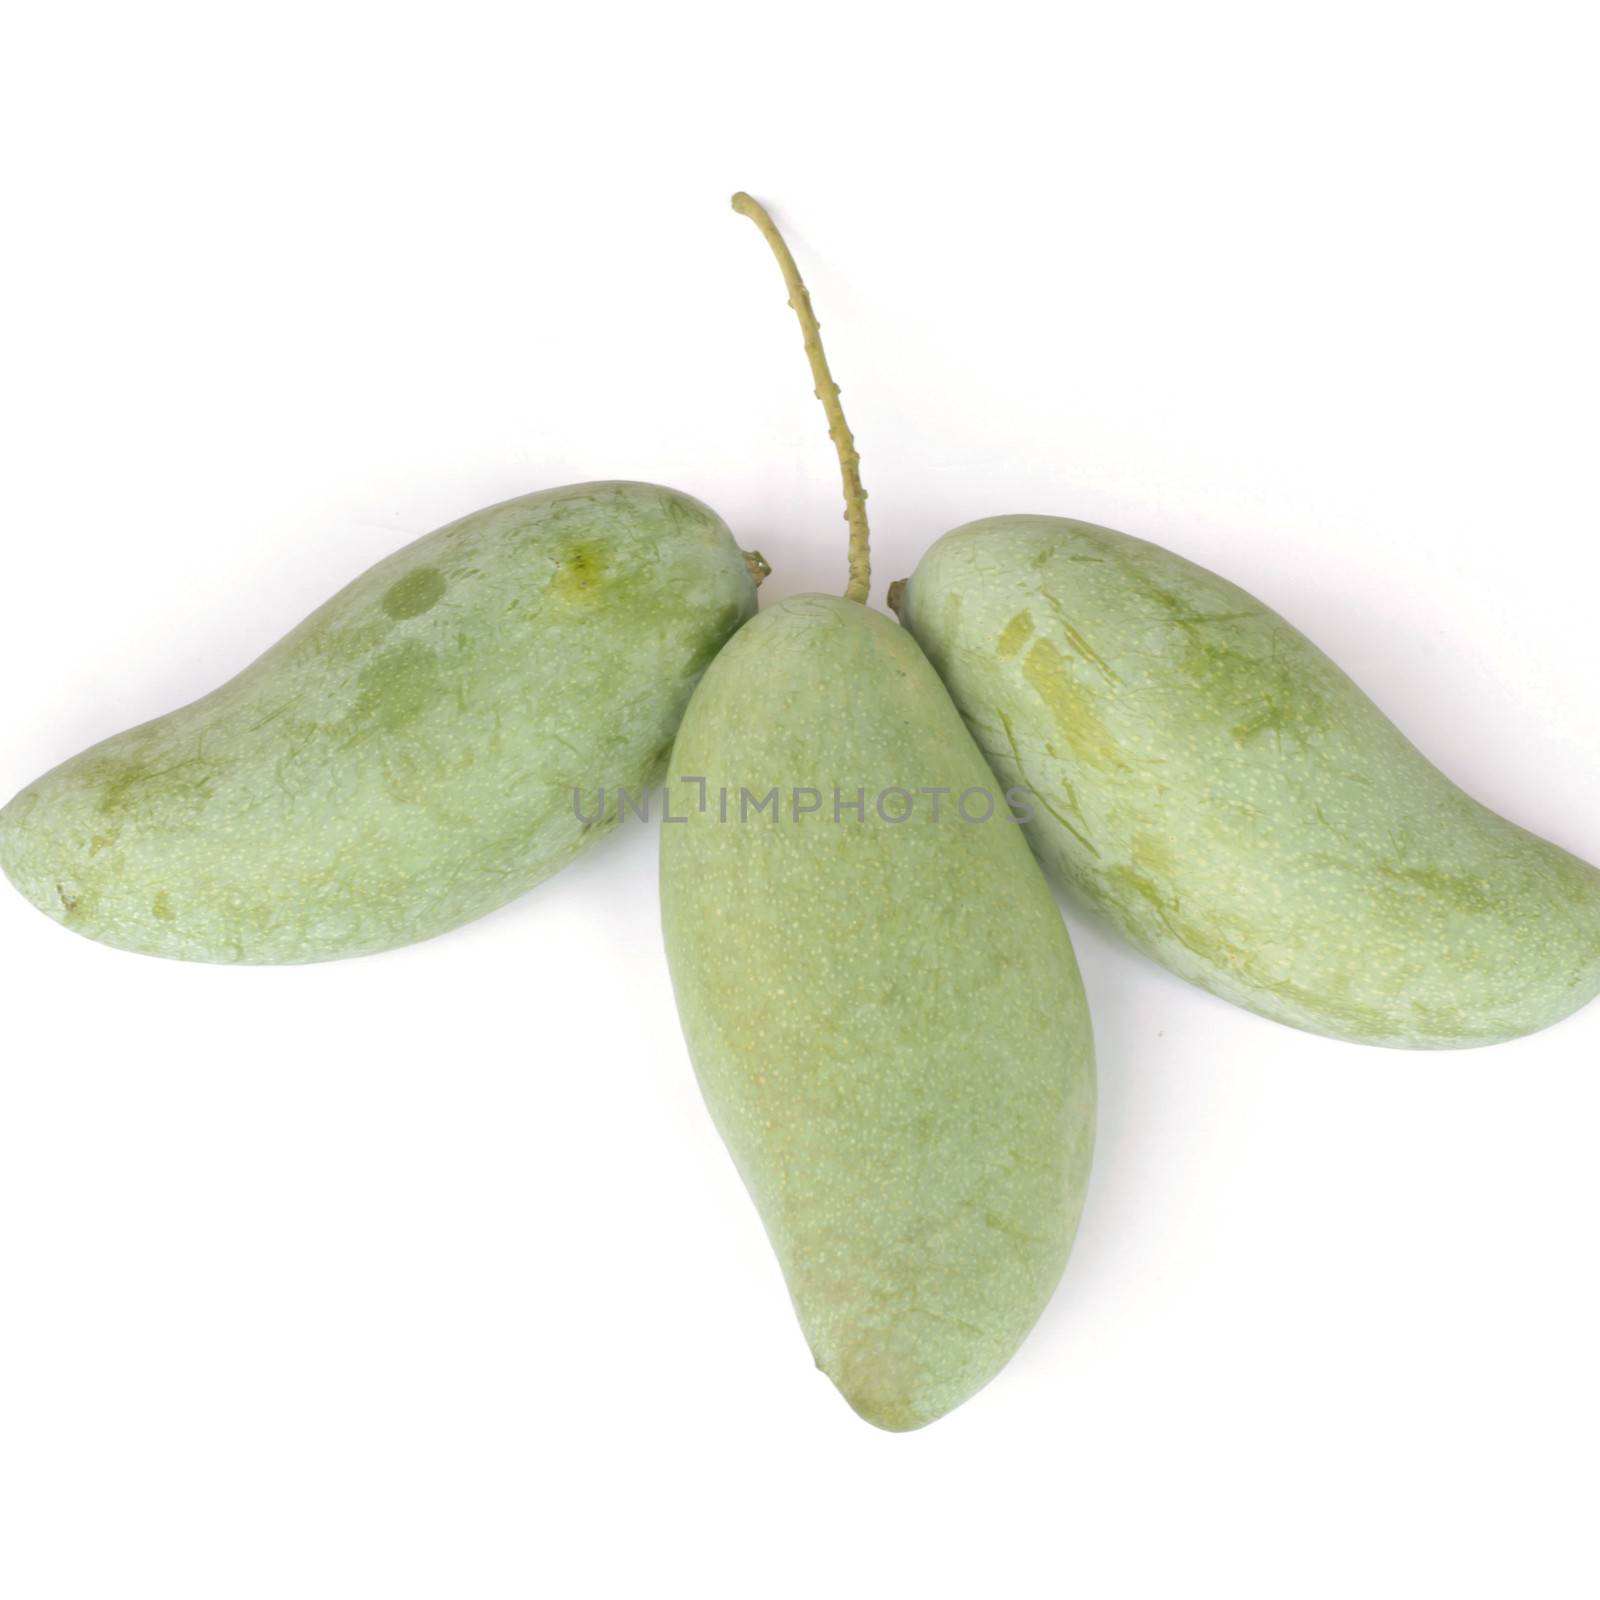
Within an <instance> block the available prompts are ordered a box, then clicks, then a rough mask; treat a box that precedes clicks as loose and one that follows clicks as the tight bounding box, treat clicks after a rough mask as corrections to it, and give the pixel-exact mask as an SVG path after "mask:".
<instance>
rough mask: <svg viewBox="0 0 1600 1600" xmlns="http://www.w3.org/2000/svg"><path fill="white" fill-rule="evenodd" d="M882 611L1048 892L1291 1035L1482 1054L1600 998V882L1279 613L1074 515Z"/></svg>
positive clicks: (986, 526)
mask: <svg viewBox="0 0 1600 1600" xmlns="http://www.w3.org/2000/svg"><path fill="white" fill-rule="evenodd" d="M890 603H891V605H893V606H896V608H897V609H898V611H899V614H900V617H901V620H902V622H903V623H904V624H905V626H906V627H907V628H909V629H910V630H911V632H912V633H913V634H914V635H915V636H916V638H917V640H918V641H919V642H920V644H921V645H922V648H923V649H924V650H925V651H926V652H927V655H928V657H929V659H930V660H931V661H932V663H933V665H934V666H935V667H936V668H937V669H938V671H939V673H940V674H941V676H942V677H943V679H944V682H945V684H946V686H947V687H948V689H949V691H950V693H951V695H952V696H953V697H954V699H955V702H956V704H957V705H958V706H959V707H960V708H961V712H962V715H963V716H964V717H965V718H966V721H967V724H968V726H969V727H970V728H971V730H972V732H973V734H974V736H975V737H976V739H977V741H978V743H979V744H980V745H981V746H982V748H983V750H984V753H985V754H986V755H987V756H988V758H989V761H990V763H991V764H992V766H993V767H994V770H995V772H996V773H997V774H998V775H999V777H1000V779H1001V781H1002V782H1004V783H1006V784H1008V785H1018V786H1021V787H1022V788H1024V789H1026V790H1027V791H1028V792H1029V793H1030V795H1031V796H1032V797H1033V804H1034V810H1035V817H1034V820H1033V821H1032V823H1031V824H1030V825H1029V835H1030V838H1031V841H1032V843H1033V846H1034V848H1035V850H1036V851H1037V852H1038V854H1039V856H1040V857H1041V859H1042V860H1043V861H1044V862H1045V864H1046V865H1047V866H1048V867H1049V868H1050V869H1051V871H1052V872H1053V873H1055V874H1056V875H1057V876H1058V877H1059V878H1060V879H1061V880H1062V882H1063V883H1065V884H1067V885H1068V886H1069V887H1070V888H1071V889H1073V890H1075V891H1076V892H1077V893H1078V894H1079V895H1081V896H1082V897H1083V899H1084V900H1086V901H1087V902H1088V903H1089V904H1090V905H1092V906H1093V907H1095V908H1096V909H1097V910H1098V911H1100V912H1101V913H1103V914H1104V915H1105V916H1106V917H1107V918H1109V919H1110V921H1111V922H1112V923H1114V924H1115V925H1116V926H1117V927H1118V928H1119V929H1121V931H1122V932H1123V933H1124V934H1125V935H1126V936H1127V937H1128V938H1129V939H1130V940H1132V942H1133V943H1134V944H1135V945H1137V946H1138V947H1139V948H1140V949H1141V950H1143V951H1145V952H1146V953H1147V954H1148V955H1151V956H1153V957H1154V958H1155V959H1156V960H1157V961H1160V962H1162V963H1163V964H1164V965H1165V966H1167V967H1169V968H1170V969H1171V970H1172V971H1173V972H1175V973H1177V974H1178V975H1179V976H1181V977H1184V978H1187V979H1188V980H1189V981H1190V982H1192V983H1196V984H1199V985H1200V986H1201V987H1202V988H1205V989H1208V990H1210V991H1211V992H1212V993H1214V994H1217V995H1220V996H1222V997H1223V998H1224V999H1227V1000H1231V1001H1233V1002H1234V1003H1236V1004H1238V1005H1241V1006H1246V1007H1248V1008H1249V1009H1251V1010H1253V1011H1257V1012H1260V1013H1261V1014H1262V1015H1263V1016H1267V1017H1272V1018H1275V1019H1276V1020H1278V1021H1280V1022H1285V1023H1288V1024H1290V1025H1292V1026H1294V1027H1298V1028H1305V1029H1309V1030H1310V1031H1312V1032H1316V1033H1324V1034H1330V1035H1332V1036H1334V1037H1336V1038H1341V1039H1349V1040H1354V1041H1357V1042H1359V1043H1364V1044H1375V1045H1389V1046H1398V1047H1407V1048H1416V1049H1426V1048H1446V1047H1459V1046H1469V1045H1482V1044H1491V1043H1493V1042H1495V1041H1497V1040H1503V1039H1511V1038H1515V1037H1517V1036H1518V1035H1521V1034H1526V1033H1531V1032H1533V1031H1534V1030H1536V1029H1539V1028H1543V1027H1545V1026H1547V1025H1549V1024H1550V1023H1553V1022H1556V1021H1557V1020H1559V1019H1560V1018H1562V1017H1565V1016H1566V1015H1567V1014H1568V1013H1569V1012H1572V1011H1574V1010H1576V1009H1577V1008H1578V1007H1579V1006H1581V1005H1583V1004H1585V1003H1586V1002H1587V1001H1588V1000H1590V999H1592V998H1593V997H1594V995H1595V994H1596V992H1597V991H1600V872H1597V871H1596V870H1595V869H1594V868H1593V867H1591V866H1589V865H1588V864H1587V863H1586V862H1583V861H1580V860H1578V859H1577V858H1576V857H1575V856H1572V855H1569V854H1568V853H1567V852H1566V851H1565V850H1562V849H1560V848H1558V847H1557V846H1556V845H1554V844H1551V843H1549V842H1547V841H1546V840H1544V839H1540V838H1537V837H1536V836H1535V835H1533V834H1531V833H1528V832H1526V831H1525V830H1524V829H1522V828H1519V827H1517V826H1516V825H1515V824H1513V823H1511V822H1508V821H1506V820H1505V819H1504V818H1502V817H1500V816H1497V815H1496V814H1495V813H1494V812H1492V811H1490V810H1488V809H1487V808H1486V807H1484V806H1482V805H1480V804H1479V803H1478V802H1477V801H1475V800H1473V799H1472V798H1471V797H1470V796H1468V795H1466V794H1464V793H1463V792H1462V791H1461V790H1460V789H1458V788H1457V787H1456V785H1455V784H1453V783H1452V782H1451V781H1450V780H1449V779H1448V778H1446V777H1445V776H1444V774H1443V773H1441V772H1440V771H1439V770H1438V769H1437V768H1436V767H1434V766H1433V765H1432V764H1431V763H1430V762H1429V761H1428V760H1427V759H1426V758H1425V757H1424V756H1423V755H1422V754H1421V753H1420V752H1419V751H1418V750H1417V749H1416V748H1415V747H1414V746H1413V745H1412V744H1410V743H1409V741H1408V740H1407V739H1406V738H1405V736H1404V735H1403V734H1401V733H1400V731H1399V730H1398V729H1397V728H1396V727H1395V726H1394V725H1393V723H1391V722H1390V721H1389V719H1388V718H1387V717H1385V716H1384V715H1383V713H1382V712H1381V711H1379V710H1378V708H1377V707H1376V706H1375V705H1374V704H1373V703H1372V701H1371V700H1370V699H1368V698H1367V696H1366V695H1365V694H1364V693H1363V692H1362V691H1361V690H1360V689H1359V688H1358V687H1357V686H1356V685H1355V684H1354V683H1353V682H1352V681H1351V680H1350V679H1349V678H1348V677H1346V676H1345V674H1344V673H1343V672H1341V671H1340V670H1339V668H1338V667H1337V666H1335V665H1334V663H1333V662H1332V661H1330V660H1329V659H1328V657H1327V656H1325V655H1324V654H1323V653H1322V652H1321V651H1320V650H1319V649H1318V648H1317V647H1316V646H1315V645H1314V644H1312V643H1311V641H1310V640H1309V639H1307V638H1305V636H1304V635H1302V634H1301V633H1299V632H1297V631H1296V630H1295V629H1294V628H1293V627H1292V626H1291V625H1290V624H1289V623H1288V622H1286V621H1285V620H1284V619H1283V618H1282V617H1280V616H1279V615H1278V614H1277V613H1276V612H1274V611H1272V610H1271V609H1270V608H1269V607H1267V606H1266V605H1264V604H1262V602H1261V601H1259V600H1257V599H1255V598H1254V597H1253V596H1251V595H1249V594H1247V593H1245V591H1244V590H1242V589H1240V588H1238V587H1236V586H1235V585H1234V584H1231V583H1229V582H1227V581H1226V580H1225V579H1223V578H1220V577H1218V576H1217V575H1216V574H1215V573H1212V572H1208V571H1206V570H1205V569H1204V568H1202V567H1199V566H1196V565H1195V564H1194V563H1193V562H1190V561H1186V560H1184V559H1183V558H1182V557H1181V556H1178V555H1175V554H1173V553H1172V552H1171V551H1170V550H1165V549H1162V548H1161V547H1160V546H1158V545H1154V544H1148V543H1145V542H1144V541H1143V540H1140V539H1135V538H1130V537H1129V536H1128V535H1126V534H1122V533H1117V532H1114V531H1113V530H1111V529H1109V528H1100V527H1095V526H1093V525H1092V524H1089V523H1085V522H1076V521H1072V520H1069V519H1066V518H1061V517H1044V516H1005V517H992V518H988V519H985V520H983V521H980V522H972V523H968V524H966V525H965V526H963V527H960V528H956V529H955V530H953V531H952V532H950V533H947V534H945V535H944V536H943V538H941V539H939V540H938V541H937V542H936V543H935V544H934V545H933V546H932V547H931V548H930V549H929V550H928V551H927V553H926V554H925V555H924V556H923V558H922V560H921V562H920V563H919V564H918V566H917V569H916V571H915V573H914V574H913V575H912V577H911V578H910V580H909V581H907V582H905V583H904V584H903V585H896V586H895V588H894V589H892V590H891V594H890Z"/></svg>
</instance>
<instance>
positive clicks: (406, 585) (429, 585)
mask: <svg viewBox="0 0 1600 1600" xmlns="http://www.w3.org/2000/svg"><path fill="white" fill-rule="evenodd" d="M444 591H445V578H444V574H443V573H442V572H441V571H440V570H439V569H438V568H437V567H418V568H416V570H415V571H413V572H408V573H407V574H406V575H405V577H403V578H396V579H395V581H394V582H393V583H391V584H390V585H389V587H388V588H387V589H385V590H384V591H383V611H384V615H385V616H388V617H392V618H394V620H395V621H396V622H404V621H405V620H406V619H407V618H408V617H420V616H421V615H422V613H423V612H424V611H431V610H432V609H433V607H434V606H436V605H438V603H439V600H440V597H441V596H442V595H443V594H444Z"/></svg>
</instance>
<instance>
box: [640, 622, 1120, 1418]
mask: <svg viewBox="0 0 1600 1600" xmlns="http://www.w3.org/2000/svg"><path fill="white" fill-rule="evenodd" d="M672 772H673V779H674V785H673V793H674V796H675V805H676V808H677V810H676V812H675V815H678V816H679V820H678V821H676V822H674V821H668V822H666V823H664V824H663V827H662V836H661V909H662V924H663V929H664V932H665V937H666V948H667V957H668V962H669V965H670V968H671V972H672V982H673V988H674V991H675V993H676V996H677V1002H678V1010H679V1014H680V1016H681V1018H682V1022H683V1030H684V1035H685V1038H686V1039H687V1041H688V1045H689V1052H690V1055H691V1057H692V1058H693V1061H694V1066H695V1071H696V1073H697V1075H698V1077H699V1082H700V1087H701V1090H702V1092H703V1094H704V1096H705V1100H706V1104H707V1106H708V1107H709V1108H710V1111H711V1115H712V1117H713V1119H714V1120H715V1122H716V1125H717V1128H718V1130H719V1131H720V1132H721V1134H722V1137H723V1139H724V1141H725V1142H726V1144H727V1146H728V1149H729V1151H730V1152H731V1154H732V1156H733V1159H734V1162H735V1164H736V1165H737V1167H738V1170H739V1172H740V1174H741V1176H742V1177H743V1179H744V1182H745V1184H746V1186H747V1188H748V1189H749V1191H750V1194H751V1196H752V1198H753V1199H754V1201H755V1203H756V1206H757V1209H758V1210H759V1212H760V1214H761V1218H762V1221H763V1223H764V1224H765V1226H766V1229H767V1232H768V1234H769V1236H770V1237H771V1240H772V1244H773V1248H774V1250H775V1251H776V1253H777V1256H778V1260H779V1262H780V1264H781V1265H782V1268H783V1272H784V1276H785V1278H786V1280H787V1282H788V1286H789V1292H790V1295H791V1297H792V1298H793V1301H794V1305H795V1309H796V1311H797V1313H798V1314H799V1318H800V1322H801V1325H802V1328H803V1329H804V1332H805V1335H806V1338H807V1339H808V1341H809V1342H810V1345H811V1349H812V1352H813V1354H814V1355H815V1357H816V1361H817V1364H818V1366H819V1367H821V1368H822V1370H823V1371H824V1372H825V1373H827V1375H828V1376H829V1377H830V1378H831V1379H832V1380H833V1382H834V1383H835V1384H836V1385H837V1386H838V1388H839V1389H840V1391H841V1392H842V1393H843V1395H844V1397H845V1399H846V1400H848V1401H849V1403H850V1404H851V1405H852V1406H853V1407H854V1408H855V1409H856V1410H857V1411H858V1412H859V1413H860V1414H861V1415H862V1416H863V1417H865V1418H866V1419H867V1420H868V1421H869V1422H873V1423H876V1424H877V1425H878V1426H880V1427H883V1428H888V1429H894V1430H903V1429H909V1428H916V1427H920V1426H922V1425H923V1424H925V1423H928V1422H931V1421H933V1420H934V1419H935V1418H936V1417H939V1416H941V1415H943V1414H944V1413H945V1412H947V1411H949V1410H950V1409H951V1408H952V1407H953V1406H956V1405H958V1404H960V1402H961V1401H963V1400H964V1399H966V1398H967V1397H968V1396H969V1395H970V1394H972V1393H973V1392H974V1391H975V1390H976V1389H978V1388H979V1387H981V1386H982V1385H983V1384H984V1383H986V1382H987V1381H988V1380H989V1379H990V1378H991V1377H992V1376H993V1375H994V1374H995V1373H996V1372H998V1371H999V1369H1000V1368H1001V1367H1002V1366H1003V1365H1004V1364H1005V1362H1006V1361H1007V1360H1008V1359H1009V1358H1010V1356H1011V1354H1012V1353H1013V1351H1015V1350H1016V1348H1017V1346H1018V1345H1019V1344H1020V1343H1021V1341H1022V1339H1023V1337H1024V1335H1025V1334H1026V1333H1027V1332H1028V1330H1029V1328H1030V1327H1032V1325H1033V1323H1034V1321H1035V1320H1036V1319H1037V1317H1038V1316H1039V1313H1040V1312H1041V1311H1042V1310H1043V1308H1044V1305H1045V1302H1046V1301H1047V1300H1048V1299H1049V1297H1050V1293H1051V1291H1052V1289H1053V1288H1054V1287H1055V1284H1056V1281H1057V1279H1058V1278H1059V1277H1060V1275H1061V1271H1062V1268H1063V1266H1064V1265H1065V1263H1066V1259H1067V1252H1068V1250H1069V1248H1070V1247H1071V1244H1072V1239H1073V1234H1074V1231H1075V1229H1076V1227H1077V1223H1078V1217H1079V1213H1080V1211H1081V1209H1082V1206H1083V1198H1084V1189H1085V1186H1086V1184H1087V1181H1088V1175H1089V1162H1090V1153H1091V1147H1092V1144H1093V1136H1094V1134H1093V1130H1094V1111H1095V1080H1094V1053H1093V1044H1092V1040H1091V1031H1090V1024H1089V1014H1088V1008H1087V1006H1086V1003H1085V1000H1084V994H1083V986H1082V983H1081V981H1080V979H1079V976H1078V969H1077V963H1076V961H1075V959H1074V956H1073V952H1072V945H1071V942H1070V940H1069V939H1068V936H1067V931H1066V928H1065V926H1064V925H1063V923H1062V920H1061V914H1060V911H1059V910H1058V908H1057V906H1056V903H1055V900H1054V897H1053V896H1052V894H1051V893H1050V890H1049V887H1048V886H1047V884H1046V883H1045V880H1044V876H1043V874H1042V873H1041V872H1040V870H1039V867H1038V865H1037V863H1036V862H1035V861H1034V860H1033V858H1032V856H1031V854H1030V853H1029V850H1028V846H1027V843H1026V841H1025V839H1024V838H1023V834H1022V830H1021V828H1020V827H1019V826H1018V825H1017V824H1016V822H1015V821H1014V820H1013V819H1012V817H1011V815H1010V813H1009V811H1008V808H1007V806H1006V802H1005V799H1004V797H1003V796H1002V795H1000V794H998V792H997V786H996V784H995V780H994V777H993V775H992V774H991V773H990V771H989V770H988V768H987V767H986V766H985V764H984V760H983V757H982V755H981V754H980V753H979V751H978V748H977V746H976V745H975V744H974V743H973V740H972V737H971V735H970V734H968V732H967V730H966V729H965V727H963V725H962V722H961V718H960V716H959V715H958V714H957V712H956V710H955V707H954V706H953V705H952V704H951V702H950V697H949V695H948V694H946V692H945V690H944V687H943V685H942V684H941V683H940V682H939V679H938V677H937V676H936V675H935V674H934V672H933V669H932V668H931V667H930V666H929V665H928V662H927V660H926V659H925V658H924V656H923V654H922V652H921V651H920V650H919V649H918V648H917V645H916V643H915V641H914V640H913V639H912V638H911V636H910V634H908V633H907V632H906V631H905V630H904V629H903V628H901V627H899V626H897V625H896V624H895V623H894V622H892V621H890V620H889V618H887V617H885V616H883V615H882V614H881V613H878V612H875V611H871V610H869V609H868V608H867V607H866V606H864V605H861V604H859V603H857V602H855V601H852V600H842V599H837V598H833V597H830V596H827V595H817V594H812V595H801V596H799V597H796V598H793V599H788V600H784V601H782V602H780V603H778V604H776V605H773V606H770V607H768V608H767V609H766V610H765V611H763V612H761V613H760V615H759V616H757V617H756V618H755V619H754V620H753V621H751V622H748V623H746V624H745V626H744V627H743V628H742V629H741V630H740V631H739V633H737V634H736V635H735V636H734V638H733V640H732V642H731V643H730V644H729V645H728V646H727V647H726V648H725V649H724V650H723V652H722V654H721V655H720V656H718V657H717V659H716V660H715V661H714V662H713V663H712V665H711V667H710V670H709V671H708V672H707V673H706V675H705V678H704V679H703V680H702V681H701V683H700V686H699V688H698V689H696V691H695V693H694V697H693V699H692V700H691V701H690V703H689V709H688V711H687V713H686V714H685V716H684V720H683V725H682V727H681V728H680V729H679V731H678V738H677V744H676V747H675V750H674V755H673V767H672ZM964 795H965V796H967V798H966V800H965V802H964V803H965V815H964V814H963V812H962V809H961V806H962V803H963V802H962V798H961V797H962V796H964ZM982 797H987V804H986V803H985V800H984V799H983V798H982ZM986 811H988V812H990V813H991V814H989V815H988V817H987V820H976V819H979V818H982V817H983V816H984V814H985V812H986ZM902 818H903V819H902ZM969 818H971V819H974V820H969Z"/></svg>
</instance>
